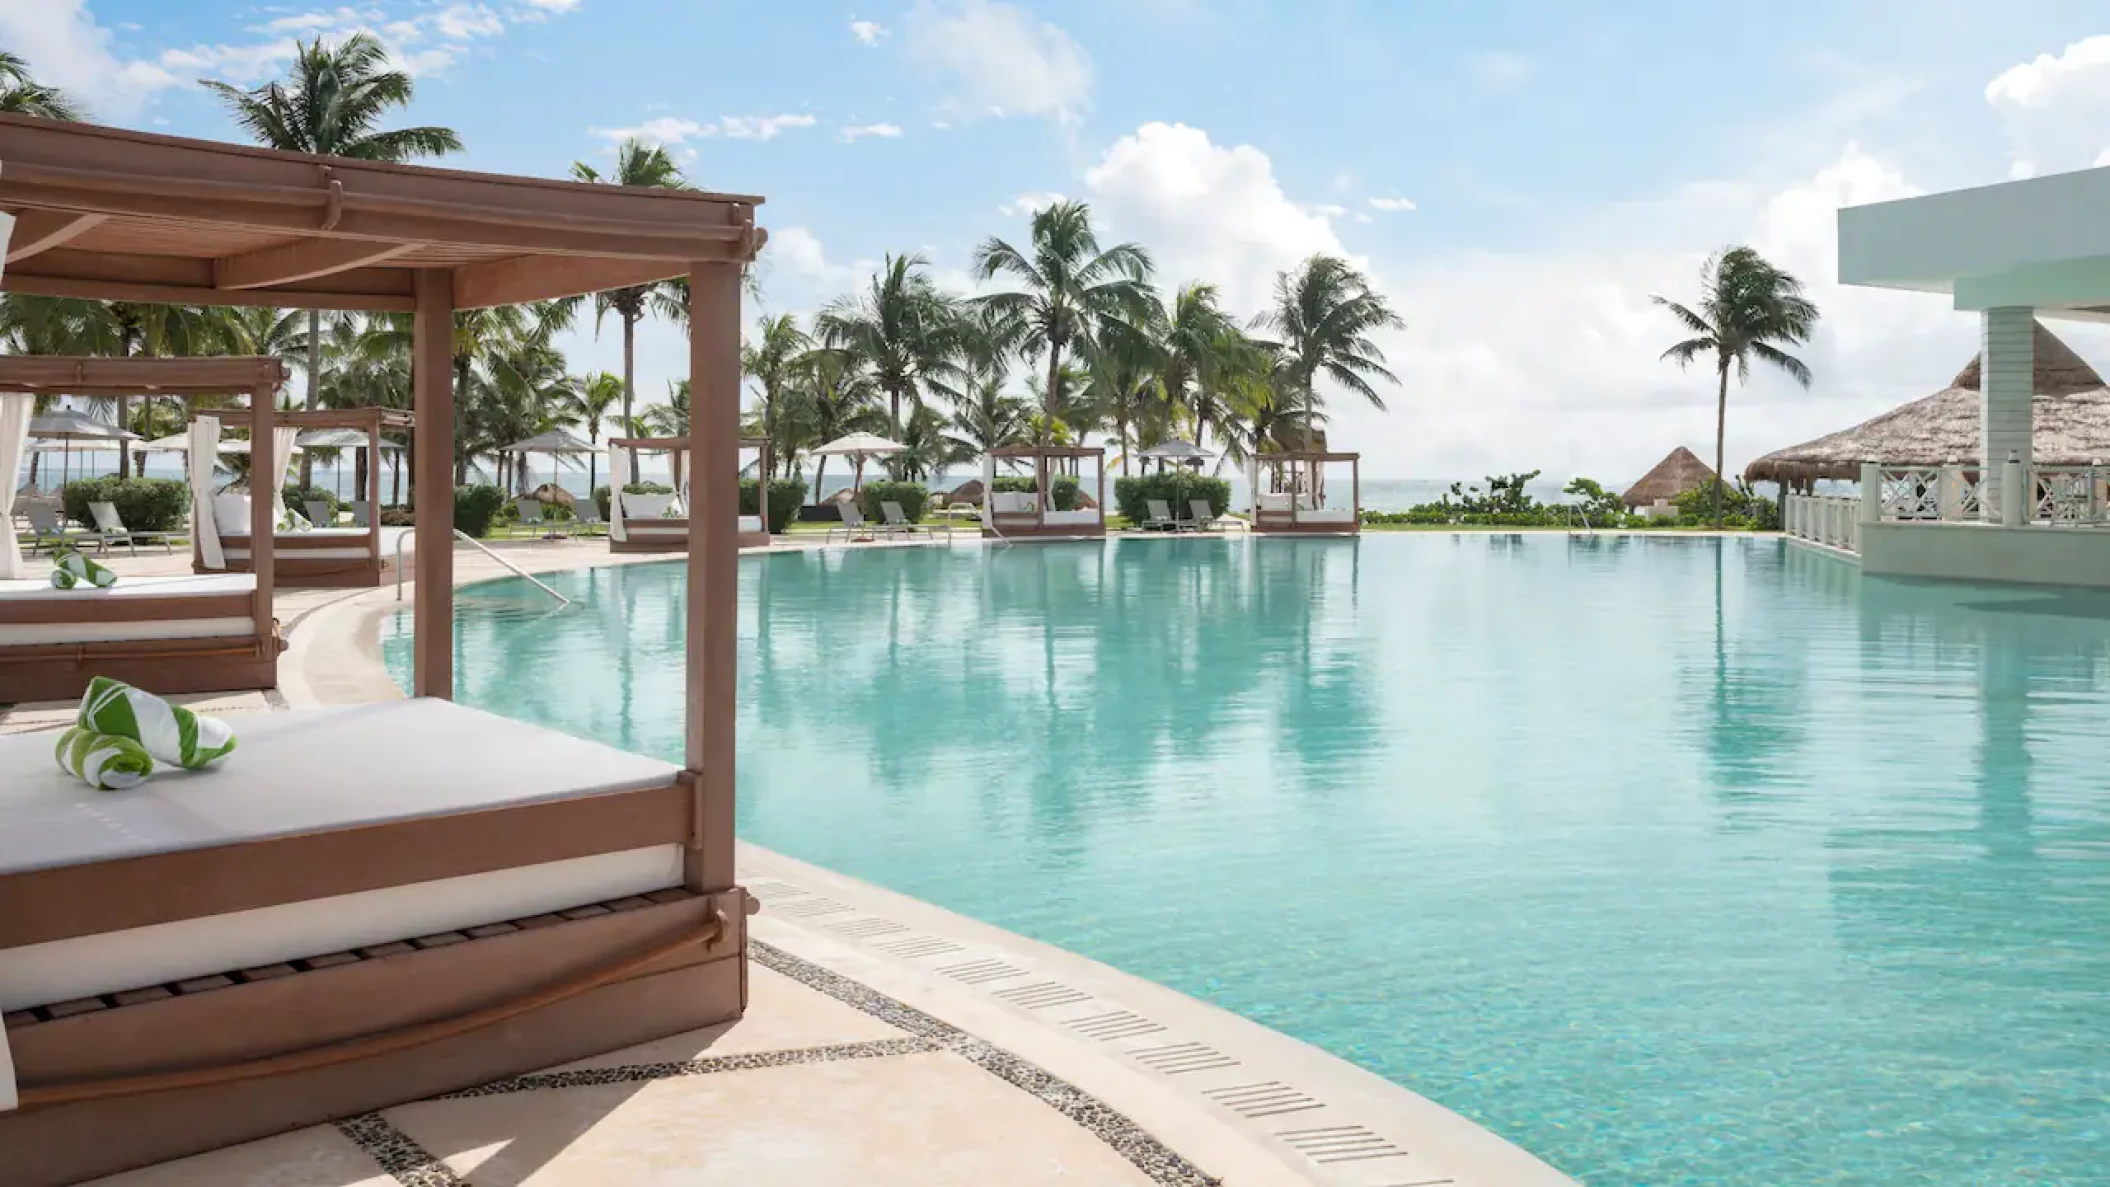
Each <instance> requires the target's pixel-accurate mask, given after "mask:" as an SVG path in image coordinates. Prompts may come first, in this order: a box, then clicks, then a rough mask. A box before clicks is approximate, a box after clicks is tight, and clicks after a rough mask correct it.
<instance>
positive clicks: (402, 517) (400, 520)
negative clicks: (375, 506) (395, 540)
mask: <svg viewBox="0 0 2110 1187" xmlns="http://www.w3.org/2000/svg"><path fill="white" fill-rule="evenodd" d="M381 526H382V527H384V528H414V527H416V526H418V516H417V513H416V512H414V511H412V510H411V509H410V508H408V507H384V508H382V509H381Z"/></svg>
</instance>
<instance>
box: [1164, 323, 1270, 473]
mask: <svg viewBox="0 0 2110 1187" xmlns="http://www.w3.org/2000/svg"><path fill="white" fill-rule="evenodd" d="M1218 301H1219V294H1218V292H1217V288H1216V286H1215V285H1213V284H1203V283H1195V284H1190V285H1187V286H1185V287H1183V288H1181V289H1180V291H1179V293H1178V294H1177V295H1176V296H1174V298H1173V301H1172V307H1171V308H1170V309H1169V310H1166V311H1165V316H1164V318H1163V320H1162V321H1161V322H1159V323H1158V324H1157V327H1156V328H1157V330H1158V335H1159V336H1158V343H1157V347H1158V351H1159V353H1160V364H1159V378H1160V381H1161V383H1162V385H1163V387H1164V398H1165V402H1166V403H1167V404H1169V405H1171V406H1172V407H1173V408H1175V409H1180V410H1184V411H1185V412H1186V413H1187V415H1188V418H1189V419H1190V420H1191V421H1192V422H1193V424H1194V441H1195V444H1197V445H1199V444H1202V443H1203V441H1204V439H1205V438H1206V437H1207V436H1208V433H1209V430H1210V429H1211V428H1216V427H1220V426H1222V425H1223V424H1224V422H1225V421H1226V419H1227V418H1228V416H1229V414H1230V410H1229V408H1228V407H1227V405H1226V403H1225V393H1226V392H1227V391H1228V390H1229V389H1230V388H1231V387H1232V386H1233V385H1234V384H1235V383H1236V382H1238V381H1240V380H1242V379H1243V377H1244V376H1246V375H1247V374H1249V373H1250V372H1251V371H1252V370H1253V369H1254V368H1255V367H1257V366H1261V365H1263V362H1264V360H1263V359H1262V358H1261V356H1260V355H1259V353H1258V352H1257V351H1255V349H1254V346H1253V343H1252V340H1251V339H1249V338H1247V337H1246V336H1245V334H1244V332H1243V331H1241V330H1240V329H1239V328H1238V323H1237V322H1236V321H1235V320H1233V319H1232V317H1231V315H1230V314H1228V313H1226V312H1224V309H1223V306H1222V305H1220V304H1219V303H1218Z"/></svg>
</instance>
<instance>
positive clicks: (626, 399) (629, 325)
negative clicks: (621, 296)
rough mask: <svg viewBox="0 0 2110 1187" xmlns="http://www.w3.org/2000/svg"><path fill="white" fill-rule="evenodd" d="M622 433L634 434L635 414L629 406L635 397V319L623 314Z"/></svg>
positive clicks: (625, 313) (635, 430)
mask: <svg viewBox="0 0 2110 1187" xmlns="http://www.w3.org/2000/svg"><path fill="white" fill-rule="evenodd" d="M622 316H623V432H624V433H626V434H630V433H635V432H637V429H636V428H635V427H634V426H635V425H636V423H637V422H636V421H635V420H633V419H631V418H632V417H634V416H635V415H636V414H637V413H636V410H635V409H634V408H633V407H632V406H631V403H632V401H633V400H634V399H635V398H636V395H637V319H636V318H634V317H632V316H630V314H629V313H628V312H627V311H624V312H623V315H622Z"/></svg>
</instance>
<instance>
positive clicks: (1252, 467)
mask: <svg viewBox="0 0 2110 1187" xmlns="http://www.w3.org/2000/svg"><path fill="white" fill-rule="evenodd" d="M1245 487H1246V498H1247V500H1248V502H1249V503H1250V505H1249V506H1248V507H1247V508H1246V514H1247V515H1250V516H1252V517H1253V518H1254V519H1258V518H1260V454H1259V452H1258V446H1257V444H1256V446H1255V452H1253V453H1249V454H1247V455H1246V457H1245Z"/></svg>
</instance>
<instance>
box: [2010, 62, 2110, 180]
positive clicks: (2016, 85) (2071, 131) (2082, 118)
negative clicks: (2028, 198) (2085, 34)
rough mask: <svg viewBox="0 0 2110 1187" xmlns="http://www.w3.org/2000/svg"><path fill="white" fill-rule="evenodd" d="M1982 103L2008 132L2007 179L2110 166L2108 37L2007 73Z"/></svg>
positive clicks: (2026, 64) (2012, 68)
mask: <svg viewBox="0 0 2110 1187" xmlns="http://www.w3.org/2000/svg"><path fill="white" fill-rule="evenodd" d="M1985 99H1986V102H1987V103H1990V104H1992V107H1993V110H1994V111H1995V112H1997V113H1999V115H2000V118H2001V122H2002V123H2004V124H2005V125H2006V127H2007V133H2008V139H2009V142H2010V144H2011V145H2012V148H2013V152H2014V160H2013V163H2012V165H2011V166H2010V169H2009V172H2010V173H2011V175H2012V176H2015V177H2030V176H2034V175H2035V174H2038V173H2052V172H2059V171H2061V170H2066V169H2080V168H2085V167H2087V166H2090V165H2104V164H2110V35H2102V36H2096V37H2089V38H2085V39H2083V40H2081V41H2076V42H2074V43H2073V44H2071V45H2069V46H2067V47H2066V48H2065V50H2064V51H2063V52H2061V53H2058V54H2040V55H2038V56H2037V57H2036V58H2035V59H2034V60H2033V61H2028V62H2023V63H2020V64H2018V65H2015V66H2011V67H2009V68H2008V69H2006V70H2004V71H2002V72H2001V73H2000V74H1999V75H1998V76H1997V77H1995V78H1994V79H1993V81H1992V82H1990V83H1988V84H1986V88H1985Z"/></svg>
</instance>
